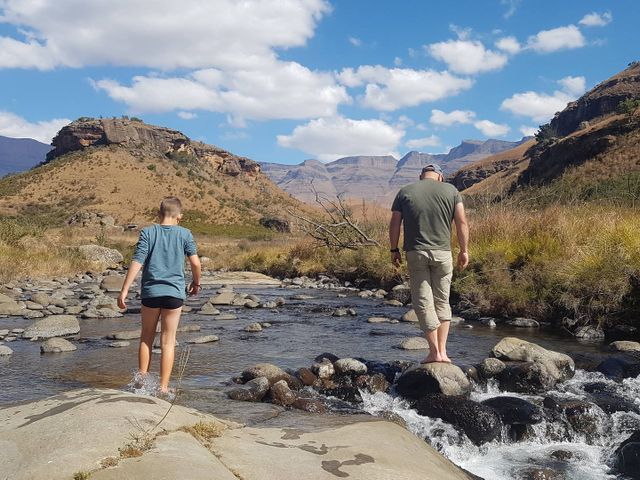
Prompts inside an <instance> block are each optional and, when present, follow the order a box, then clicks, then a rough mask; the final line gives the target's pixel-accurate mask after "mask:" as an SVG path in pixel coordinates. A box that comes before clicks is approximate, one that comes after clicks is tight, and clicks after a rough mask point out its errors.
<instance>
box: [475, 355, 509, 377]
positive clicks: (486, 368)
mask: <svg viewBox="0 0 640 480" xmlns="http://www.w3.org/2000/svg"><path fill="white" fill-rule="evenodd" d="M505 368H507V366H506V365H505V363H504V362H503V361H502V360H498V359H497V358H485V359H484V360H483V361H482V363H481V364H480V365H479V366H478V373H479V374H480V375H481V376H482V378H484V379H489V378H494V377H497V376H498V375H500V373H502V371H503V370H504V369H505Z"/></svg>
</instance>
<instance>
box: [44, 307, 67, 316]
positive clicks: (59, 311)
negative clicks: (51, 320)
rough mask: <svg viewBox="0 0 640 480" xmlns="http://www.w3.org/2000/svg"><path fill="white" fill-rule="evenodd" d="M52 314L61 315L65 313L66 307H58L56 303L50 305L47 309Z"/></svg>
mask: <svg viewBox="0 0 640 480" xmlns="http://www.w3.org/2000/svg"><path fill="white" fill-rule="evenodd" d="M46 312H49V313H50V314H51V315H61V314H63V313H64V308H62V307H56V306H55V305H49V306H48V307H47V309H46Z"/></svg>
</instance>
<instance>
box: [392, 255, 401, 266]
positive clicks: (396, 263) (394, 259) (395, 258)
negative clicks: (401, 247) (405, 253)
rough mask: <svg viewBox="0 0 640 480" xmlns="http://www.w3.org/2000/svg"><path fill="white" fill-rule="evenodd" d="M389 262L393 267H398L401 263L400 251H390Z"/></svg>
mask: <svg viewBox="0 0 640 480" xmlns="http://www.w3.org/2000/svg"><path fill="white" fill-rule="evenodd" d="M391 263H393V266H394V267H399V266H400V265H401V264H402V254H401V253H400V252H391Z"/></svg>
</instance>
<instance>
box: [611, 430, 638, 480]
mask: <svg viewBox="0 0 640 480" xmlns="http://www.w3.org/2000/svg"><path fill="white" fill-rule="evenodd" d="M615 459H616V466H617V467H618V470H619V471H620V472H621V473H624V474H625V475H628V476H629V477H631V478H634V479H637V478H640V431H637V432H634V433H633V434H632V435H631V436H630V437H629V438H627V439H626V440H625V441H624V442H622V443H621V444H620V446H619V447H618V448H617V449H616V451H615Z"/></svg>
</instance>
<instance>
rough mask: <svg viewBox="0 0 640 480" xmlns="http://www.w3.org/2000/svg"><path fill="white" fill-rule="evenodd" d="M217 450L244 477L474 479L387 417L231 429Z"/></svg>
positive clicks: (261, 479)
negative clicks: (347, 422)
mask: <svg viewBox="0 0 640 480" xmlns="http://www.w3.org/2000/svg"><path fill="white" fill-rule="evenodd" d="M211 449H212V451H213V452H214V453H215V454H216V456H217V457H218V458H219V459H220V460H221V461H222V463H224V464H225V465H226V466H227V468H229V469H230V470H232V471H234V472H235V473H236V475H237V476H238V478H242V479H243V480H336V478H352V479H354V480H355V479H367V480H390V479H393V480H416V479H423V478H424V479H426V478H434V479H435V478H437V479H441V480H458V479H460V480H462V479H465V480H469V479H470V477H469V476H468V475H467V474H466V473H464V472H463V471H462V470H461V469H459V468H458V467H456V466H455V465H453V464H452V463H451V462H449V461H448V460H447V459H445V458H444V457H443V456H441V455H440V454H439V453H437V452H436V451H435V450H434V449H433V448H432V447H430V446H429V445H427V444H426V443H425V442H423V441H421V440H420V439H418V438H417V437H415V436H414V435H413V434H411V433H409V432H408V431H407V430H405V429H404V428H402V427H400V426H398V425H396V424H394V423H391V422H386V421H372V422H362V423H355V424H352V425H346V426H340V427H338V428H332V427H330V426H321V427H307V426H304V427H300V428H278V427H272V428H243V429H236V430H227V431H226V432H225V434H224V435H223V436H222V437H220V438H217V439H215V440H214V441H213V444H212V447H211ZM292 459H295V461H292Z"/></svg>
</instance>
